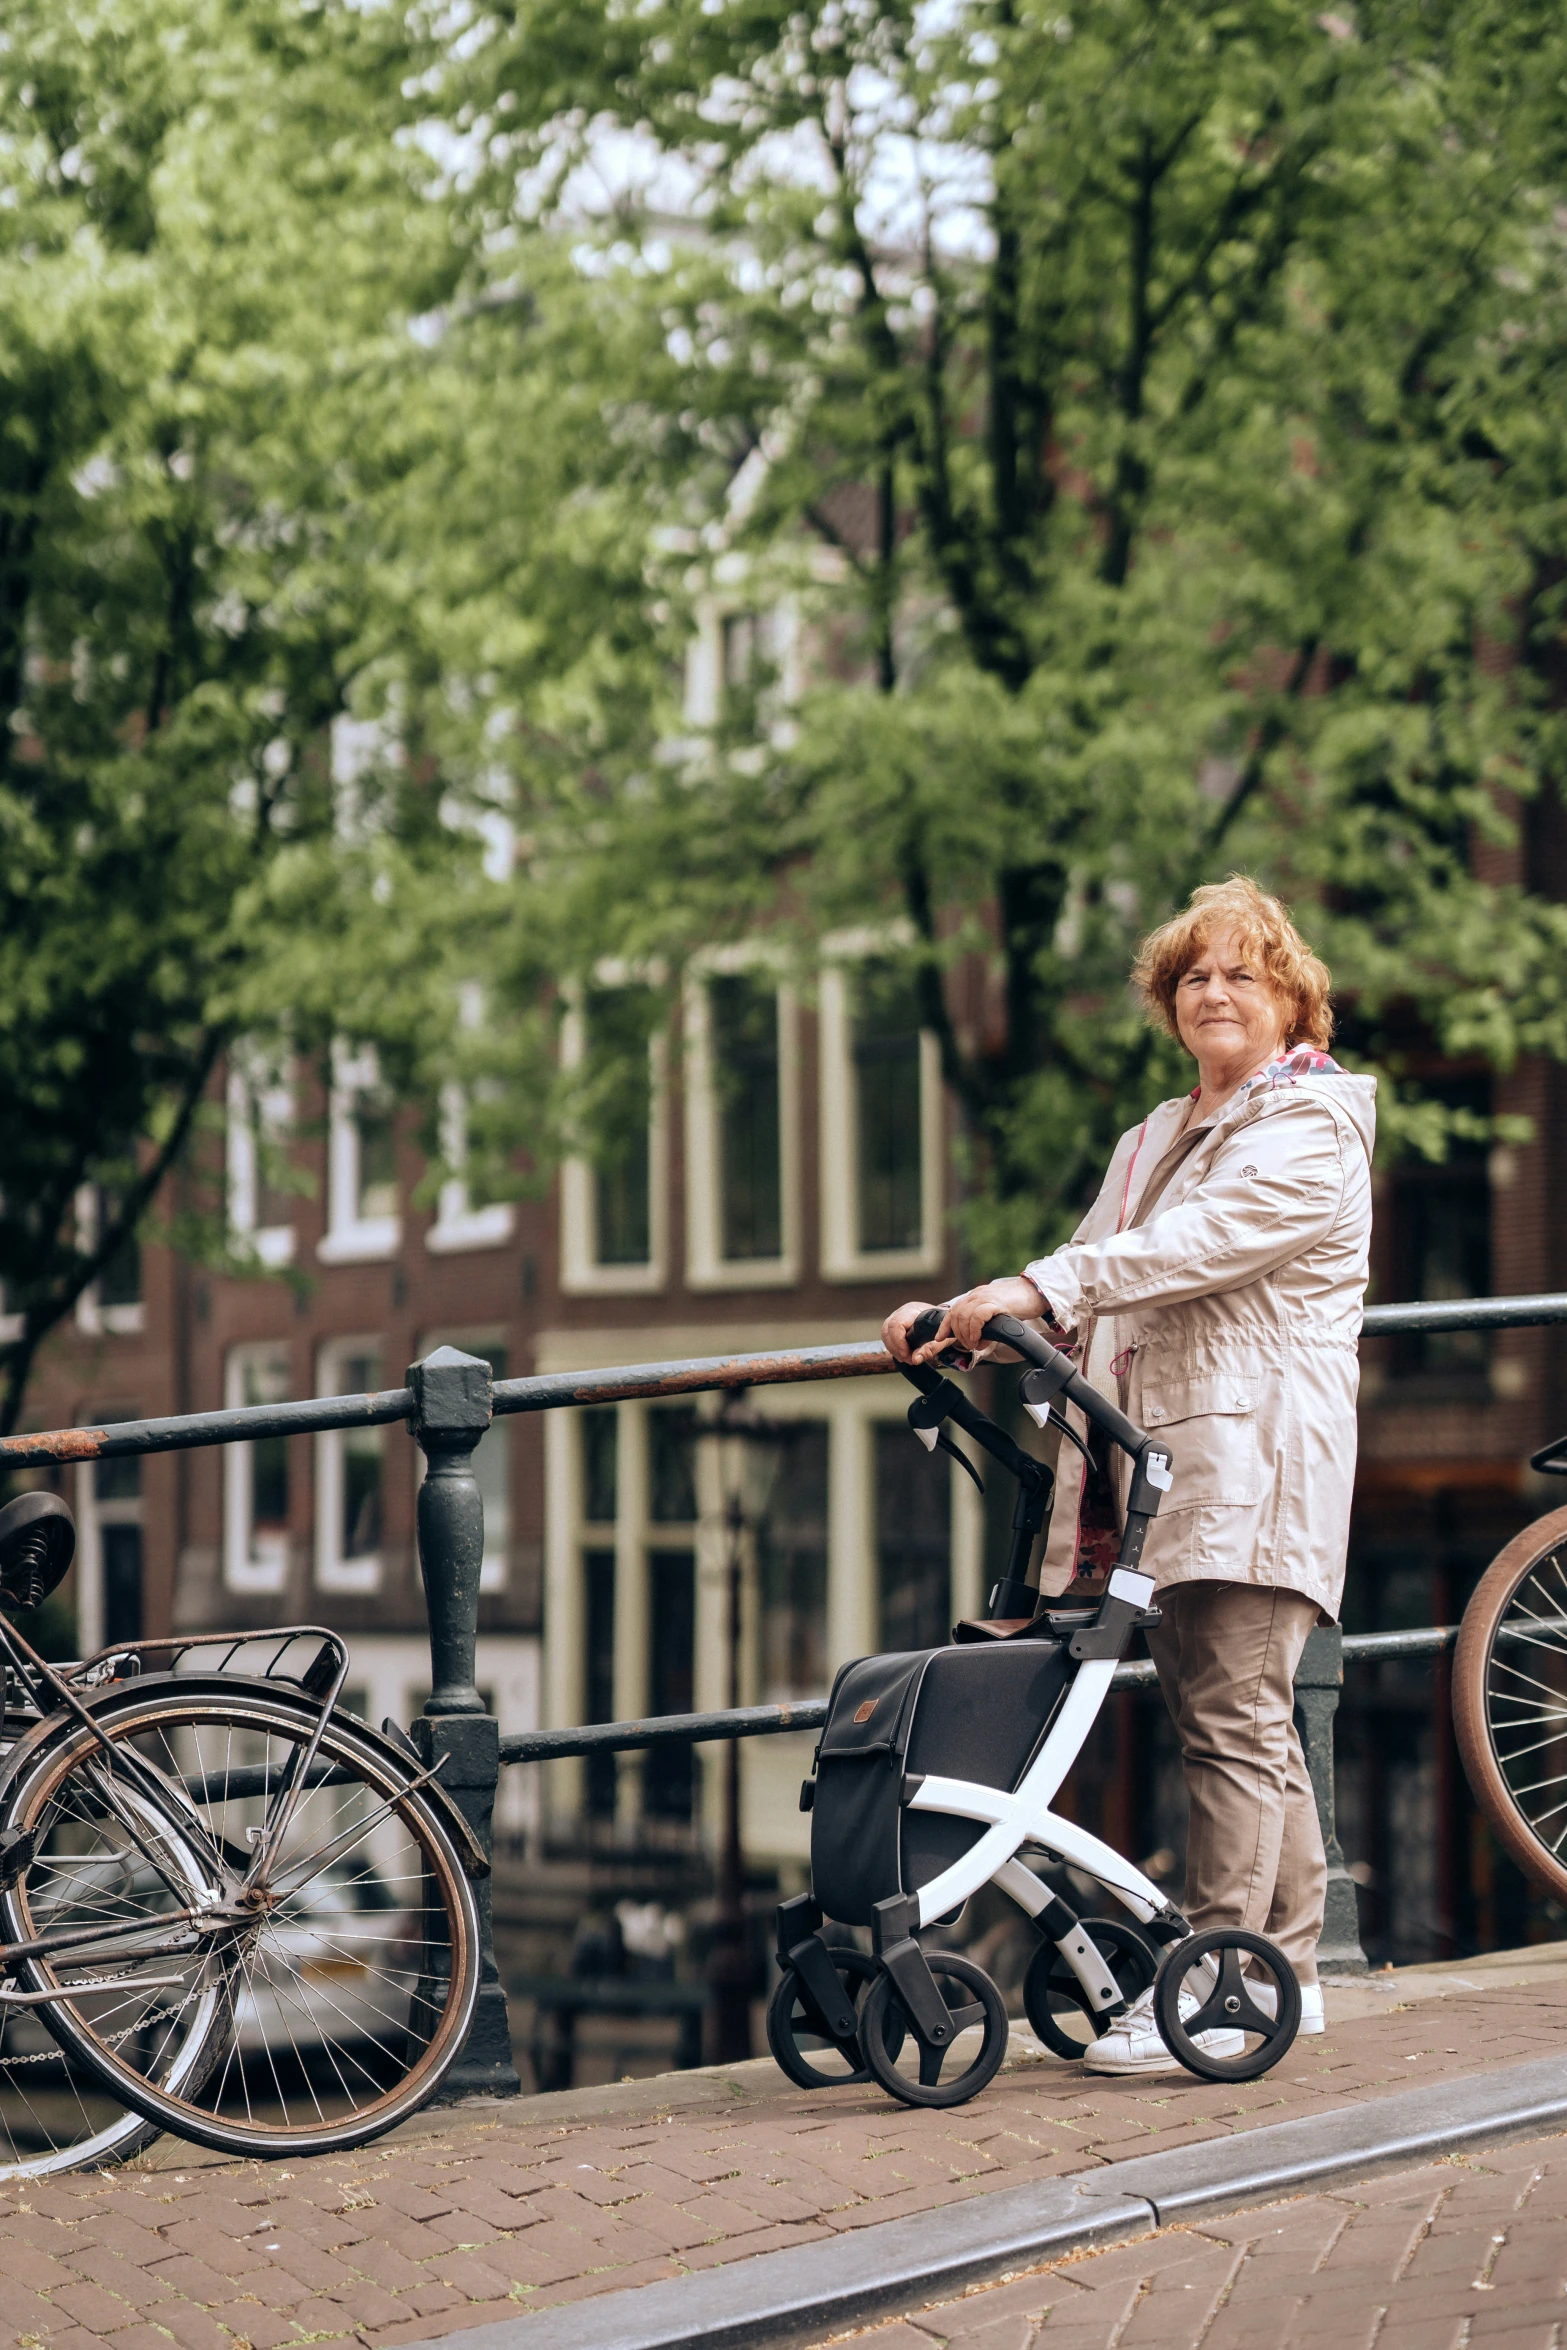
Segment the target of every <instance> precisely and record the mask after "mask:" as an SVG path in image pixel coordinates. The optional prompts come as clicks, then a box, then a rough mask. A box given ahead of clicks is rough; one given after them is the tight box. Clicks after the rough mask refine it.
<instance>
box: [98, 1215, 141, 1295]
mask: <svg viewBox="0 0 1567 2350" xmlns="http://www.w3.org/2000/svg"><path fill="white" fill-rule="evenodd" d="M119 1205H120V1202H119V1199H118V1196H117V1195H116V1194H115V1193H114V1192H113V1191H110V1190H108V1189H107V1188H106V1187H104V1186H103V1185H100V1186H99V1189H98V1230H99V1231H100V1232H102V1231H103V1230H104V1229H105V1228H106V1226H107V1225H108V1224H109V1223H110V1222H111V1220H112V1219H113V1217H114V1216H115V1215H116V1214H117V1213H118V1211H119ZM98 1303H99V1304H100V1306H134V1305H140V1303H141V1244H140V1242H139V1241H138V1240H137V1239H136V1238H135V1237H134V1236H133V1237H132V1238H131V1239H129V1240H128V1241H126V1243H125V1245H124V1247H123V1248H121V1249H118V1250H117V1251H116V1252H115V1254H114V1255H113V1256H112V1257H111V1258H110V1259H109V1262H108V1263H107V1264H106V1265H105V1266H104V1268H103V1271H102V1272H101V1273H100V1274H99V1276H98Z"/></svg>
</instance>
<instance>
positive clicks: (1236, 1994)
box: [1153, 1926, 1300, 2081]
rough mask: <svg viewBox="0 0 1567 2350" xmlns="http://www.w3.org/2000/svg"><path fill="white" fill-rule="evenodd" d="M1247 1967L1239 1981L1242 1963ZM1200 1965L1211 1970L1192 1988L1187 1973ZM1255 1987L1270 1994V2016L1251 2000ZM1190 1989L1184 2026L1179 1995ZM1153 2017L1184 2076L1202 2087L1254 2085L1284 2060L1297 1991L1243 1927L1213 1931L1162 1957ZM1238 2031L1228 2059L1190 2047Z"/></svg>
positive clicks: (1296, 2018)
mask: <svg viewBox="0 0 1567 2350" xmlns="http://www.w3.org/2000/svg"><path fill="white" fill-rule="evenodd" d="M1243 1958H1249V1959H1250V1960H1251V1962H1252V1964H1251V1968H1250V1970H1249V1972H1248V1973H1246V1974H1242V1972H1241V1961H1242V1959H1243ZM1204 1959H1211V1960H1213V1961H1214V1962H1215V1963H1216V1965H1217V1970H1218V1973H1217V1980H1215V1979H1214V1970H1213V1968H1212V1967H1207V1968H1204V1970H1203V1973H1202V1975H1201V1976H1200V1977H1199V1978H1198V1980H1197V1982H1195V1983H1190V1980H1189V1979H1190V1976H1191V1974H1192V1970H1193V1969H1194V1968H1195V1967H1197V1966H1200V1965H1201V1963H1202V1961H1203V1960H1204ZM1262 1987H1268V1988H1271V1989H1272V1991H1273V1994H1274V2013H1273V2014H1272V2015H1269V2014H1268V2013H1267V2012H1266V2009H1265V2008H1263V2007H1261V2006H1259V2005H1258V2003H1257V2001H1256V2000H1255V1998H1253V1996H1252V1994H1253V1992H1254V1991H1256V1990H1258V1989H1259V1988H1262ZM1188 1988H1189V1989H1190V1991H1191V1993H1192V1995H1193V1996H1194V1997H1195V1998H1196V1999H1197V2002H1198V2005H1197V2007H1196V2010H1195V2012H1194V2013H1192V2014H1191V2015H1188V2016H1187V2017H1186V2018H1185V2019H1184V2020H1183V2019H1182V2016H1181V1994H1182V1992H1183V1991H1186V1990H1188ZM1153 2006H1154V2018H1155V2021H1156V2022H1157V2024H1158V2026H1159V2036H1160V2038H1161V2039H1162V2040H1163V2042H1164V2044H1165V2046H1166V2048H1168V2049H1169V2051H1170V2053H1171V2055H1172V2056H1178V2057H1179V2058H1180V2060H1181V2062H1182V2064H1184V2065H1185V2067H1186V2069H1187V2071H1188V2072H1192V2073H1196V2074H1197V2075H1198V2077H1199V2079H1201V2080H1204V2081H1254V2080H1256V2078H1257V2076H1258V2074H1259V2073H1265V2072H1268V2071H1270V2070H1271V2069H1272V2067H1273V2066H1274V2065H1276V2064H1277V2063H1278V2061H1279V2059H1280V2057H1281V2056H1284V2055H1286V2054H1287V2053H1288V2051H1289V2049H1290V2047H1291V2045H1292V2044H1293V2042H1294V2038H1295V2034H1296V2033H1297V2032H1298V2031H1299V2029H1300V1985H1299V1983H1297V1982H1296V1980H1295V1970H1294V1968H1293V1967H1292V1966H1291V1965H1290V1963H1289V1960H1288V1959H1287V1958H1286V1957H1285V1955H1284V1953H1283V1951H1282V1950H1280V1948H1279V1947H1278V1945H1277V1943H1275V1942H1270V1941H1268V1939H1267V1937H1266V1936H1265V1935H1262V1934H1249V1933H1247V1932H1246V1930H1245V1928H1244V1927H1242V1926H1214V1927H1212V1928H1210V1930H1209V1931H1208V1932H1207V1933H1205V1934H1191V1935H1189V1936H1188V1937H1187V1939H1186V1940H1185V1941H1184V1942H1177V1943H1176V1944H1175V1946H1174V1948H1173V1949H1171V1950H1168V1951H1166V1952H1165V1955H1164V1957H1163V1958H1162V1959H1161V1961H1160V1963H1159V1972H1158V1974H1157V1976H1156V1977H1155V1978H1154V1995H1153ZM1233 2031H1238V2032H1240V2033H1241V2034H1242V2035H1243V2036H1244V2039H1245V2043H1246V2045H1245V2046H1244V2048H1242V2049H1241V2050H1239V2051H1238V2052H1237V2053H1236V2054H1235V2055H1233V2056H1215V2055H1213V2054H1211V2053H1210V2051H1209V2050H1208V2049H1206V2048H1199V2047H1198V2046H1197V2039H1198V2036H1199V2034H1202V2033H1206V2032H1233Z"/></svg>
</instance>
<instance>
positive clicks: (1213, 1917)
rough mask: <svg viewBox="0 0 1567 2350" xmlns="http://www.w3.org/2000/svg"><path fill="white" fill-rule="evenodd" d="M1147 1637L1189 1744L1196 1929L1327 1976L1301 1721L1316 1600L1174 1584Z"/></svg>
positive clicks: (1189, 1871) (1191, 1899)
mask: <svg viewBox="0 0 1567 2350" xmlns="http://www.w3.org/2000/svg"><path fill="white" fill-rule="evenodd" d="M1155 1604H1156V1605H1157V1606H1158V1607H1159V1608H1160V1609H1161V1610H1162V1611H1163V1615H1164V1621H1163V1623H1162V1624H1161V1625H1160V1626H1159V1628H1158V1630H1157V1631H1154V1632H1150V1633H1149V1635H1148V1645H1149V1647H1150V1649H1151V1650H1152V1651H1153V1659H1154V1664H1155V1666H1156V1667H1157V1669H1158V1674H1159V1685H1160V1687H1161V1688H1162V1690H1163V1691H1164V1701H1165V1703H1166V1705H1167V1706H1168V1707H1169V1709H1170V1714H1171V1718H1172V1719H1173V1721H1174V1723H1175V1728H1176V1734H1177V1736H1178V1737H1179V1739H1180V1742H1181V1760H1182V1764H1183V1766H1184V1770H1185V1777H1186V1796H1187V1802H1188V1804H1189V1806H1190V1813H1191V1819H1190V1825H1189V1827H1188V1829H1187V1837H1186V1895H1185V1900H1184V1902H1183V1904H1182V1906H1183V1908H1184V1909H1185V1912H1186V1915H1187V1916H1188V1917H1189V1918H1190V1919H1191V1922H1192V1924H1193V1925H1194V1926H1195V1927H1196V1928H1198V1930H1199V1931H1200V1930H1201V1929H1202V1928H1203V1927H1205V1926H1248V1927H1250V1928H1251V1930H1252V1931H1253V1932H1254V1933H1259V1934H1266V1935H1268V1936H1269V1938H1270V1939H1271V1940H1272V1941H1274V1942H1276V1943H1277V1944H1278V1945H1279V1948H1280V1949H1281V1950H1282V1951H1283V1953H1284V1955H1285V1957H1286V1958H1287V1959H1288V1960H1289V1962H1290V1964H1291V1966H1293V1968H1294V1969H1295V1972H1296V1974H1297V1975H1298V1976H1299V1978H1300V1980H1301V1981H1302V1982H1303V1983H1314V1982H1315V1981H1316V1979H1317V1943H1318V1941H1319V1939H1320V1938H1321V1934H1322V1910H1323V1903H1324V1900H1325V1899H1326V1894H1327V1863H1326V1861H1325V1860H1324V1858H1323V1853H1322V1831H1321V1829H1320V1827H1319V1826H1318V1824H1317V1807H1316V1804H1315V1802H1314V1801H1313V1799H1312V1793H1311V1781H1310V1779H1309V1778H1308V1777H1307V1775H1306V1761H1305V1757H1304V1755H1303V1754H1302V1753H1301V1747H1300V1738H1299V1735H1298V1733H1297V1731H1296V1728H1295V1722H1294V1714H1293V1706H1294V1682H1295V1667H1296V1666H1297V1664H1298V1663H1299V1662H1300V1652H1301V1650H1302V1649H1303V1648H1304V1647H1305V1645H1306V1635H1307V1634H1308V1633H1309V1632H1310V1631H1311V1629H1312V1627H1313V1625H1314V1624H1315V1623H1316V1622H1317V1605H1316V1602H1315V1600H1311V1599H1307V1598H1306V1597H1305V1595H1304V1594H1303V1593H1301V1592H1299V1591H1281V1590H1274V1589H1272V1588H1270V1587H1268V1586H1265V1585H1259V1584H1255V1583H1171V1584H1167V1585H1166V1587H1165V1588H1164V1589H1163V1590H1162V1591H1161V1592H1160V1593H1159V1594H1158V1598H1157V1600H1156V1602H1155Z"/></svg>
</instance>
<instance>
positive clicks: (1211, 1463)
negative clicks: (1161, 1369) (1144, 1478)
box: [1138, 1376, 1262, 1517]
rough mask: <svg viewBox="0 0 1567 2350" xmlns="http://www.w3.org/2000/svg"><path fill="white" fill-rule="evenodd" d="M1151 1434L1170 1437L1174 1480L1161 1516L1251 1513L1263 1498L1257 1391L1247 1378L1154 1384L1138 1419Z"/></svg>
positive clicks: (1144, 1396)
mask: <svg viewBox="0 0 1567 2350" xmlns="http://www.w3.org/2000/svg"><path fill="white" fill-rule="evenodd" d="M1138 1417H1139V1418H1140V1420H1141V1422H1142V1424H1143V1426H1144V1427H1145V1428H1146V1429H1147V1430H1148V1431H1149V1433H1150V1434H1151V1435H1157V1436H1166V1437H1168V1438H1169V1441H1170V1451H1171V1453H1172V1454H1173V1456H1174V1463H1175V1467H1174V1481H1173V1483H1172V1484H1171V1487H1170V1491H1169V1493H1168V1494H1167V1495H1166V1497H1165V1501H1164V1506H1163V1508H1162V1509H1161V1511H1160V1513H1159V1514H1160V1516H1161V1517H1169V1516H1171V1515H1172V1514H1173V1513H1174V1512H1175V1511H1177V1510H1195V1509H1212V1508H1214V1507H1219V1508H1225V1507H1229V1508H1233V1509H1253V1508H1255V1507H1256V1505H1257V1503H1258V1502H1259V1501H1261V1499H1262V1447H1261V1445H1260V1443H1259V1441H1258V1434H1257V1390H1256V1388H1255V1386H1254V1385H1252V1384H1251V1383H1250V1382H1249V1381H1247V1380H1245V1379H1236V1378H1234V1377H1222V1376H1221V1377H1217V1378H1204V1379H1183V1380H1179V1381H1176V1380H1150V1381H1149V1382H1148V1384H1147V1385H1146V1386H1145V1387H1144V1389H1143V1394H1142V1408H1141V1411H1140V1412H1139V1414H1138Z"/></svg>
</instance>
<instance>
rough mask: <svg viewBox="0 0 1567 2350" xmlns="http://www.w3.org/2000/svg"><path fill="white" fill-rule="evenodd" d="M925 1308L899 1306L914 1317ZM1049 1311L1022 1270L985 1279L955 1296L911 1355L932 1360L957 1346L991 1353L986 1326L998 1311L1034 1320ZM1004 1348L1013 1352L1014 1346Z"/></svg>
mask: <svg viewBox="0 0 1567 2350" xmlns="http://www.w3.org/2000/svg"><path fill="white" fill-rule="evenodd" d="M921 1310H922V1309H921V1308H919V1307H912V1308H911V1307H908V1306H904V1307H900V1308H899V1312H900V1313H903V1314H906V1315H907V1316H908V1318H909V1320H910V1321H912V1320H913V1318H914V1315H915V1314H916V1313H918V1312H920V1311H921ZM1048 1313H1049V1308H1048V1306H1047V1305H1046V1304H1045V1301H1044V1299H1043V1298H1042V1297H1041V1296H1040V1294H1039V1292H1038V1290H1037V1289H1036V1288H1035V1287H1034V1284H1033V1283H1032V1281H1028V1280H1025V1278H1024V1277H1023V1275H1022V1274H1021V1273H1018V1274H1013V1275H1010V1276H1009V1277H1008V1278H1007V1279H1006V1280H1004V1281H982V1282H981V1283H980V1285H979V1287H978V1288H977V1289H969V1290H965V1291H964V1293H963V1295H962V1296H961V1297H955V1298H953V1300H952V1302H951V1303H950V1305H948V1306H947V1307H946V1308H945V1309H944V1311H943V1313H942V1317H941V1327H940V1329H939V1330H938V1331H937V1332H936V1335H935V1337H934V1338H932V1339H931V1340H929V1342H928V1343H927V1344H926V1345H924V1346H922V1347H919V1348H917V1349H916V1350H915V1352H914V1354H913V1356H912V1358H911V1359H912V1360H913V1361H914V1362H916V1363H932V1362H935V1361H936V1359H937V1357H938V1356H939V1355H941V1354H942V1353H943V1352H944V1351H945V1349H947V1348H948V1347H953V1346H958V1347H961V1348H962V1349H963V1350H964V1352H965V1353H966V1354H974V1353H977V1352H984V1353H987V1354H988V1353H989V1352H990V1351H991V1350H990V1349H989V1348H987V1347H986V1346H985V1326H986V1324H987V1323H988V1322H993V1321H994V1320H995V1318H996V1316H997V1315H998V1314H1011V1315H1012V1316H1013V1317H1014V1319H1015V1320H1017V1321H1019V1322H1032V1321H1037V1320H1038V1319H1039V1317H1040V1316H1041V1315H1042V1314H1044V1315H1048ZM892 1318H893V1319H894V1320H896V1319H897V1317H896V1316H894V1317H892ZM889 1344H890V1342H889ZM1004 1351H1005V1352H1006V1353H1008V1354H1009V1355H1010V1352H1011V1350H1010V1348H1008V1349H1006V1350H1004ZM900 1359H901V1358H900Z"/></svg>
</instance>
